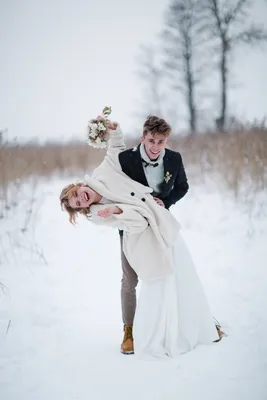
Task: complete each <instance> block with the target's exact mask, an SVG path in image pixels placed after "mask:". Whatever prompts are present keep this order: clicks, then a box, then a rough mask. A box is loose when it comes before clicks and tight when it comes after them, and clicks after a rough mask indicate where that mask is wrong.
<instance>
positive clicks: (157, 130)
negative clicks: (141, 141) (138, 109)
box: [143, 115, 171, 136]
mask: <svg viewBox="0 0 267 400" xmlns="http://www.w3.org/2000/svg"><path fill="white" fill-rule="evenodd" d="M149 132H150V133H151V135H152V136H154V135H156V134H160V135H164V136H169V134H170V132H171V127H170V125H169V124H168V123H167V122H166V121H165V119H163V118H159V117H156V116H155V115H149V116H148V117H147V119H146V121H145V123H144V127H143V135H144V136H145V135H146V134H147V133H149Z"/></svg>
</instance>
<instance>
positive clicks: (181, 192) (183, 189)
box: [162, 154, 189, 208]
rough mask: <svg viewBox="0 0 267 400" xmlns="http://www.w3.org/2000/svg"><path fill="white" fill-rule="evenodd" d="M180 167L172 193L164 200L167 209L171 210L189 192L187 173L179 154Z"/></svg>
mask: <svg viewBox="0 0 267 400" xmlns="http://www.w3.org/2000/svg"><path fill="white" fill-rule="evenodd" d="M179 157H180V159H179V161H180V162H179V165H178V168H179V169H178V173H177V175H176V178H175V181H174V183H173V188H172V190H171V191H170V193H169V195H168V196H167V197H166V198H165V199H162V201H163V203H164V205H165V208H169V207H170V206H172V205H173V204H175V203H176V202H177V201H179V200H180V199H181V198H182V197H184V196H185V194H186V193H187V192H188V189H189V185H188V182H187V176H186V173H185V169H184V165H183V161H182V157H181V155H180V154H179Z"/></svg>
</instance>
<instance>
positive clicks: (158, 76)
mask: <svg viewBox="0 0 267 400" xmlns="http://www.w3.org/2000/svg"><path fill="white" fill-rule="evenodd" d="M159 56H160V55H159V52H158V51H157V49H156V48H155V47H153V46H148V45H142V46H140V51H139V55H138V70H137V71H136V72H137V75H138V76H139V77H140V78H141V82H142V94H143V95H142V98H143V103H144V104H143V107H142V108H145V109H146V112H145V113H143V114H145V115H143V114H142V118H143V117H146V116H147V114H154V115H163V114H162V113H163V105H162V104H163V101H162V99H163V90H162V77H163V73H162V70H161V67H160V62H159Z"/></svg>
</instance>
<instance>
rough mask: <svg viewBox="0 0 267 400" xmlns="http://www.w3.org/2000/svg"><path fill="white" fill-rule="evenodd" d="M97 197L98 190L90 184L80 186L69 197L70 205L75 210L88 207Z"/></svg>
mask: <svg viewBox="0 0 267 400" xmlns="http://www.w3.org/2000/svg"><path fill="white" fill-rule="evenodd" d="M95 199H96V192H95V191H94V190H93V189H91V188H90V187H89V186H80V187H79V188H78V189H77V190H75V191H74V192H73V193H72V195H71V196H70V197H69V199H68V200H69V205H70V207H71V208H73V209H74V210H76V209H80V208H88V207H89V206H90V205H91V204H92V203H93V202H94V201H95Z"/></svg>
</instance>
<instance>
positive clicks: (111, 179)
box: [60, 121, 221, 358]
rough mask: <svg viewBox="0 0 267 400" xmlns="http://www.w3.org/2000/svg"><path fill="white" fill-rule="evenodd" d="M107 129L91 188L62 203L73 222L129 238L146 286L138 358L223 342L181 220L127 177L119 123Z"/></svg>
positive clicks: (79, 187)
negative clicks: (108, 229)
mask: <svg viewBox="0 0 267 400" xmlns="http://www.w3.org/2000/svg"><path fill="white" fill-rule="evenodd" d="M108 128H109V133H110V138H109V141H108V150H107V154H106V156H105V159H104V161H103V162H102V163H101V164H100V165H99V166H98V167H97V168H96V169H95V170H94V172H93V174H92V176H88V175H86V176H85V180H84V183H78V184H70V185H68V186H66V187H65V188H63V190H62V192H61V195H60V202H61V206H62V208H63V209H65V210H66V211H67V212H68V214H69V220H70V222H71V223H75V222H76V217H77V215H78V214H83V215H84V216H86V217H87V218H88V220H90V221H92V222H94V223H96V224H104V225H107V226H112V227H114V228H119V229H122V230H123V231H124V234H123V250H124V253H125V255H126V258H127V260H128V261H129V263H130V265H131V266H132V268H133V269H134V270H135V272H136V273H137V275H138V276H139V278H140V279H141V280H142V286H141V290H140V294H139V299H138V305H137V310H136V313H135V319H134V327H133V330H134V338H135V339H134V340H135V354H137V355H138V356H140V357H142V358H144V357H145V358H146V357H160V358H161V357H175V356H177V355H179V354H182V353H185V352H187V351H189V350H192V349H193V348H194V347H195V346H196V345H198V344H211V343H213V342H215V341H219V340H220V338H221V331H220V330H219V327H218V326H216V325H215V323H214V321H213V318H212V315H211V313H210V309H209V306H208V302H207V299H206V297H205V293H204V290H203V288H202V285H201V282H200V280H199V278H198V276H197V273H196V270H195V266H194V263H193V261H192V259H191V256H190V253H189V251H188V249H187V247H186V245H185V243H184V241H183V238H182V236H181V234H180V225H179V223H178V221H177V220H176V219H175V218H174V216H173V215H172V214H171V213H170V212H169V211H167V210H166V209H165V208H164V207H161V206H159V205H158V204H157V203H156V202H155V201H154V199H153V196H152V195H151V192H152V189H150V188H149V187H148V186H144V185H142V184H140V183H138V182H136V181H134V180H132V179H130V178H129V177H128V176H127V175H126V174H124V173H123V172H122V170H121V166H120V163H119V159H118V155H119V153H120V152H121V151H123V150H124V149H125V144H124V140H123V135H122V132H121V130H120V128H119V126H118V125H117V124H115V123H111V122H110V121H108ZM133 194H134V195H133Z"/></svg>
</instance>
